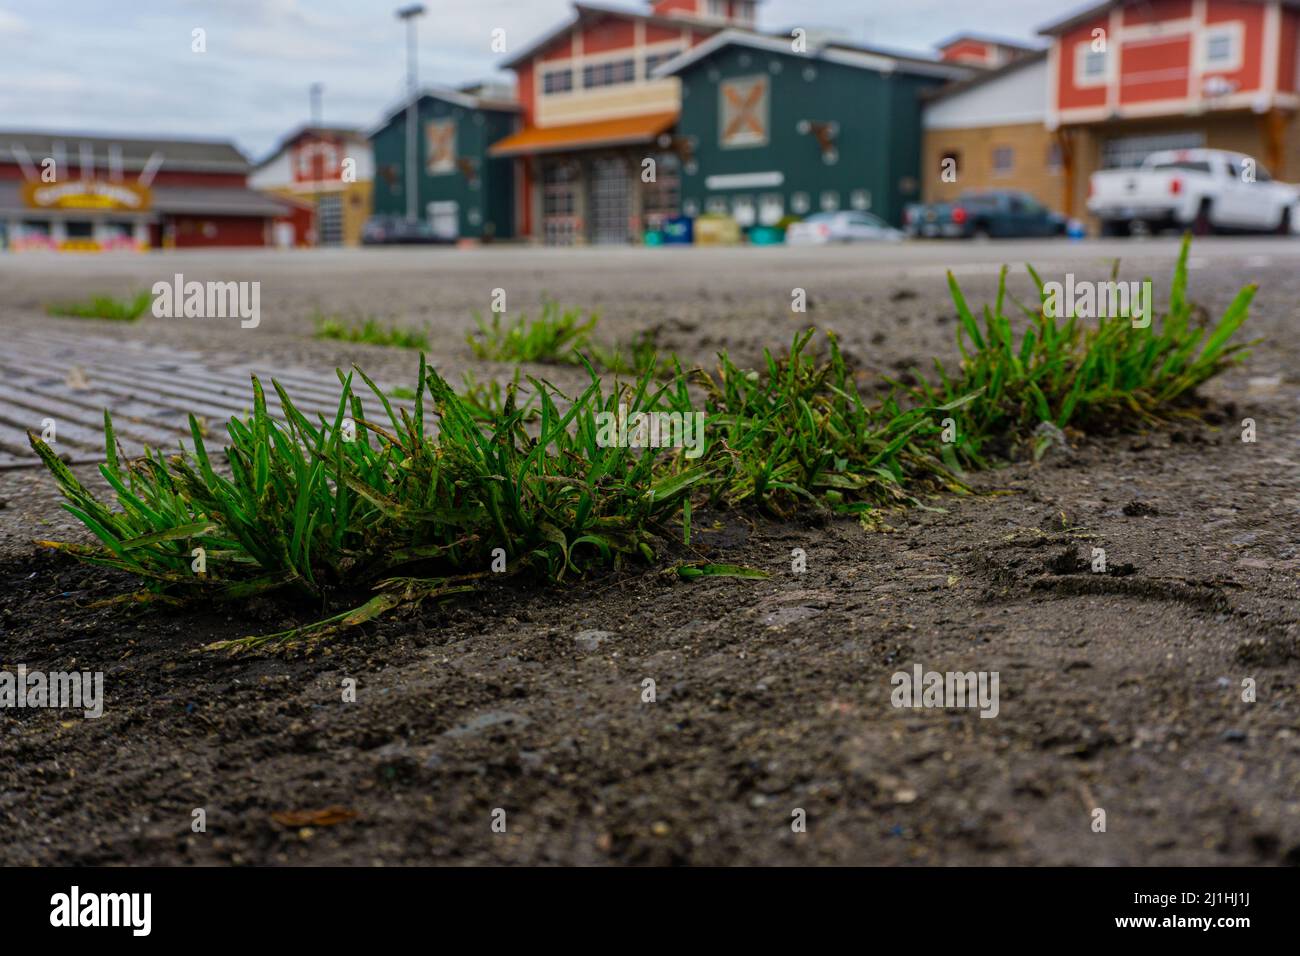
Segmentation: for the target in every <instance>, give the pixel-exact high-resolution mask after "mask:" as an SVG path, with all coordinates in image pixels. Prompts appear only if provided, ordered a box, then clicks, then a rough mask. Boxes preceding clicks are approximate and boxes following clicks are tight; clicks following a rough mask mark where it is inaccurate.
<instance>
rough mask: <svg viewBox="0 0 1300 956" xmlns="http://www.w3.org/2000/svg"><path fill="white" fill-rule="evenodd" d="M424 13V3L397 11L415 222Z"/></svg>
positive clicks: (409, 211)
mask: <svg viewBox="0 0 1300 956" xmlns="http://www.w3.org/2000/svg"><path fill="white" fill-rule="evenodd" d="M423 15H424V4H422V3H412V4H410V5H409V6H405V7H401V8H399V9H398V11H397V18H398V19H399V20H405V21H406V92H407V97H408V99H407V102H406V221H407V222H415V218H416V217H415V190H416V184H417V183H418V182H419V180H418V178H417V176H416V170H415V164H416V156H417V155H418V152H417V150H416V148H415V137H416V123H415V112H416V105H417V104H416V100H417V99H418V96H419V94H418V91H417V90H416V73H415V57H416V45H415V18H416V17H419V16H423Z"/></svg>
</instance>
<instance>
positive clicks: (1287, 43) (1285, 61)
mask: <svg viewBox="0 0 1300 956" xmlns="http://www.w3.org/2000/svg"><path fill="white" fill-rule="evenodd" d="M1297 31H1300V14H1297V13H1296V12H1295V11H1294V10H1283V11H1282V31H1281V32H1282V37H1281V41H1280V42H1281V54H1280V55H1279V56H1278V58H1277V88H1278V89H1279V90H1280V91H1281V92H1283V93H1294V92H1295V88H1296V83H1295V76H1296V56H1297V54H1298V53H1300V44H1297V42H1296V41H1297V39H1300V37H1298V36H1297Z"/></svg>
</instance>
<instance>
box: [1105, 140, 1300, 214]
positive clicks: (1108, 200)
mask: <svg viewBox="0 0 1300 956" xmlns="http://www.w3.org/2000/svg"><path fill="white" fill-rule="evenodd" d="M1298 199H1300V189H1297V187H1296V186H1292V185H1289V184H1287V183H1279V182H1275V181H1274V180H1273V177H1271V176H1270V175H1269V174H1268V170H1267V169H1265V168H1264V167H1263V166H1262V165H1260V164H1259V163H1258V162H1256V161H1255V159H1254V158H1253V157H1251V156H1247V155H1246V154H1245V153H1233V152H1229V151H1227V150H1222V149H1179V150H1166V151H1163V152H1159V153H1152V154H1151V155H1150V156H1148V157H1147V158H1146V159H1145V160H1144V161H1143V162H1142V165H1141V166H1140V167H1138V168H1137V169H1105V170H1102V171H1101V172H1096V173H1093V174H1092V178H1091V179H1090V180H1089V183H1088V211H1089V212H1091V213H1092V214H1093V215H1094V216H1096V217H1097V218H1098V219H1100V220H1101V229H1102V235H1108V236H1116V235H1127V234H1129V233H1131V232H1135V231H1150V232H1157V231H1159V230H1161V229H1169V228H1174V229H1190V230H1191V231H1192V232H1194V233H1196V234H1197V235H1205V234H1207V233H1210V232H1279V233H1289V232H1291V230H1292V228H1293V227H1294V226H1295V221H1294V215H1295V207H1296V203H1297V200H1298Z"/></svg>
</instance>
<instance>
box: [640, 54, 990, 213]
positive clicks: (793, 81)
mask: <svg viewBox="0 0 1300 956" xmlns="http://www.w3.org/2000/svg"><path fill="white" fill-rule="evenodd" d="M804 51H806V52H804ZM969 73H970V70H969V69H968V68H964V67H961V66H957V65H954V64H949V63H941V62H939V61H937V60H930V59H924V58H920V57H910V56H904V55H899V54H894V53H886V52H883V51H880V50H873V49H868V48H865V47H860V46H852V45H848V44H840V43H835V42H831V43H825V44H821V45H816V44H815V43H814V41H813V40H812V39H810V38H806V37H802V36H799V35H796V36H791V37H773V36H764V35H759V34H753V33H747V32H742V31H738V30H726V31H723V32H722V33H719V34H716V35H715V36H713V37H711V38H710V39H708V40H706V41H705V42H703V43H701V44H699V45H698V46H696V47H694V48H692V49H691V50H689V51H687V52H685V53H683V54H682V55H680V56H678V57H676V58H675V59H673V60H671V61H669V62H668V63H665V64H664V65H663V66H661V67H660V68H659V70H658V71H657V72H656V74H655V75H656V76H670V75H675V76H677V77H679V78H680V80H681V94H682V109H681V116H680V118H679V119H678V123H677V140H676V141H677V143H678V144H679V145H678V152H679V153H680V154H681V155H682V156H683V157H684V159H685V163H684V166H683V170H682V173H683V175H682V192H681V194H682V211H683V213H685V214H686V215H689V216H693V215H699V214H701V213H710V212H715V213H726V214H728V215H730V216H732V217H733V218H735V219H736V221H737V222H738V223H739V224H740V225H741V227H742V228H747V227H749V226H754V225H775V224H776V223H778V222H779V221H780V220H781V219H782V218H784V217H785V216H797V217H802V216H805V215H808V214H811V213H815V212H819V211H832V210H837V209H859V210H870V211H871V212H874V213H875V214H876V215H878V216H880V217H881V218H882V219H885V220H887V221H889V222H891V223H894V224H895V225H897V224H899V223H900V221H901V220H902V215H903V206H904V205H905V204H906V203H908V202H913V201H917V200H919V199H920V185H919V177H920V168H921V101H920V97H921V93H922V92H923V91H925V90H927V89H930V88H932V87H935V86H940V85H942V84H944V83H945V82H948V81H949V80H952V79H959V78H961V77H964V76H967V75H969Z"/></svg>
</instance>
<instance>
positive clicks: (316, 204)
mask: <svg viewBox="0 0 1300 956" xmlns="http://www.w3.org/2000/svg"><path fill="white" fill-rule="evenodd" d="M324 92H325V84H324V83H313V84H312V85H311V125H312V130H311V132H310V133H308V134H307V144H308V148H309V149H311V148H312V147H313V146H315V149H314V151H313V152H312V153H310V154H309V155H310V156H311V179H312V196H311V208H312V227H313V228H312V232H313V233H314V234H315V235H314V241H313V242H312V245H313V246H319V245H320V244H321V234H322V230H321V222H320V220H321V215H320V181H321V180H322V179H324V178H325V170H324V169H323V168H322V166H321V153H320V147H319V145H316V144H315V139H316V137H317V136H319V135H320V133H319V130H320V119H321V102H320V101H321V94H322V93H324Z"/></svg>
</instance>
